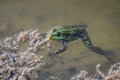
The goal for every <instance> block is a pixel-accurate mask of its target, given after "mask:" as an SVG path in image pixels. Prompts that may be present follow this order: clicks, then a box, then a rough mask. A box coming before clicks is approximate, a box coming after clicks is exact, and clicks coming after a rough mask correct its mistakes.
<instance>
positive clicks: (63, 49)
mask: <svg viewBox="0 0 120 80" xmlns="http://www.w3.org/2000/svg"><path fill="white" fill-rule="evenodd" d="M60 42H61V48H60V49H59V50H56V51H54V52H53V53H50V54H49V56H55V55H57V54H59V53H62V52H64V51H65V50H66V49H67V45H66V41H65V40H60Z"/></svg>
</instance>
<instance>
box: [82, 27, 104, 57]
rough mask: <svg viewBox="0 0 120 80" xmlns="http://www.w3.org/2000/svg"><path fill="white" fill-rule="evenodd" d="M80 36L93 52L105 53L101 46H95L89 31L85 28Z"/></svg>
mask: <svg viewBox="0 0 120 80" xmlns="http://www.w3.org/2000/svg"><path fill="white" fill-rule="evenodd" d="M80 38H81V39H82V41H83V43H84V44H85V45H86V47H87V48H89V49H90V50H91V51H92V52H95V53H98V54H100V55H105V52H104V51H103V50H102V49H101V48H99V47H95V46H93V44H92V42H91V40H90V38H89V36H88V33H87V31H86V30H85V29H83V30H82V31H81V33H80Z"/></svg>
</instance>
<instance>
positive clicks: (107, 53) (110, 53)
mask: <svg viewBox="0 0 120 80" xmlns="http://www.w3.org/2000/svg"><path fill="white" fill-rule="evenodd" d="M93 52H95V53H98V54H100V55H102V56H105V57H106V58H107V60H108V61H109V62H110V63H111V64H113V63H114V62H115V61H114V57H115V54H114V53H115V52H114V51H111V50H107V51H103V50H102V49H101V48H99V47H94V49H93Z"/></svg>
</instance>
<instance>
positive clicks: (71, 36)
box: [48, 25, 105, 56]
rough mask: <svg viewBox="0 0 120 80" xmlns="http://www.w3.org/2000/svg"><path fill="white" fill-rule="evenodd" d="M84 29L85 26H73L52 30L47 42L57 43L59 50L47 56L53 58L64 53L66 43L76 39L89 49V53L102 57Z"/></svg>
mask: <svg viewBox="0 0 120 80" xmlns="http://www.w3.org/2000/svg"><path fill="white" fill-rule="evenodd" d="M86 27H87V25H73V26H61V27H58V28H53V30H52V32H51V33H50V34H49V37H48V38H49V40H57V41H59V42H60V43H61V48H60V49H59V50H56V51H54V52H52V53H49V56H55V55H57V54H59V53H62V52H64V51H65V50H66V49H67V44H66V43H68V42H71V41H74V40H77V39H81V40H82V42H83V43H84V44H85V46H86V47H87V48H89V49H90V51H92V52H95V53H98V54H101V55H103V54H104V53H105V52H104V51H103V50H102V49H100V48H99V47H95V46H94V45H93V44H92V42H91V40H90V38H89V36H88V33H87V31H86Z"/></svg>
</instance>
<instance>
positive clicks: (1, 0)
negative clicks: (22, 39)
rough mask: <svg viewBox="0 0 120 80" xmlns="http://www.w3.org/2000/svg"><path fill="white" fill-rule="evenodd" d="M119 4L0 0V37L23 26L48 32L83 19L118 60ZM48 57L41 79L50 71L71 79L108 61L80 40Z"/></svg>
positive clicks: (107, 1)
mask: <svg viewBox="0 0 120 80" xmlns="http://www.w3.org/2000/svg"><path fill="white" fill-rule="evenodd" d="M119 4H120V0H0V38H1V39H3V38H4V37H5V36H9V35H10V34H15V33H16V32H19V31H20V30H24V29H25V30H27V29H40V31H41V32H47V31H49V29H51V28H52V27H54V26H58V25H76V24H81V23H83V24H87V25H88V28H87V31H88V33H89V36H90V38H91V40H92V42H93V44H94V45H96V46H99V47H101V48H102V49H103V50H105V51H106V52H107V53H108V56H109V57H110V58H111V60H112V61H113V63H115V62H118V61H120V37H119V35H120V32H119V30H120V22H119V21H120V5H119ZM40 54H41V53H40ZM45 55H46V54H45ZM46 61H47V63H48V65H47V66H46V68H45V69H43V70H42V71H41V73H40V77H41V79H40V80H42V79H43V80H44V78H45V77H44V76H46V77H48V76H50V75H54V76H57V77H59V78H61V79H62V80H68V79H69V77H70V76H71V75H73V74H75V73H77V72H79V71H80V70H82V69H86V70H88V71H90V72H95V69H94V68H95V65H96V64H98V63H102V64H105V66H108V65H109V61H107V59H106V58H105V57H104V56H101V55H98V54H95V53H93V52H90V51H89V50H88V49H87V48H86V47H85V46H84V44H83V43H82V41H81V40H76V41H73V42H71V43H68V49H67V51H65V52H64V53H63V54H60V55H59V56H56V57H55V58H54V59H50V58H48V59H46Z"/></svg>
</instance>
